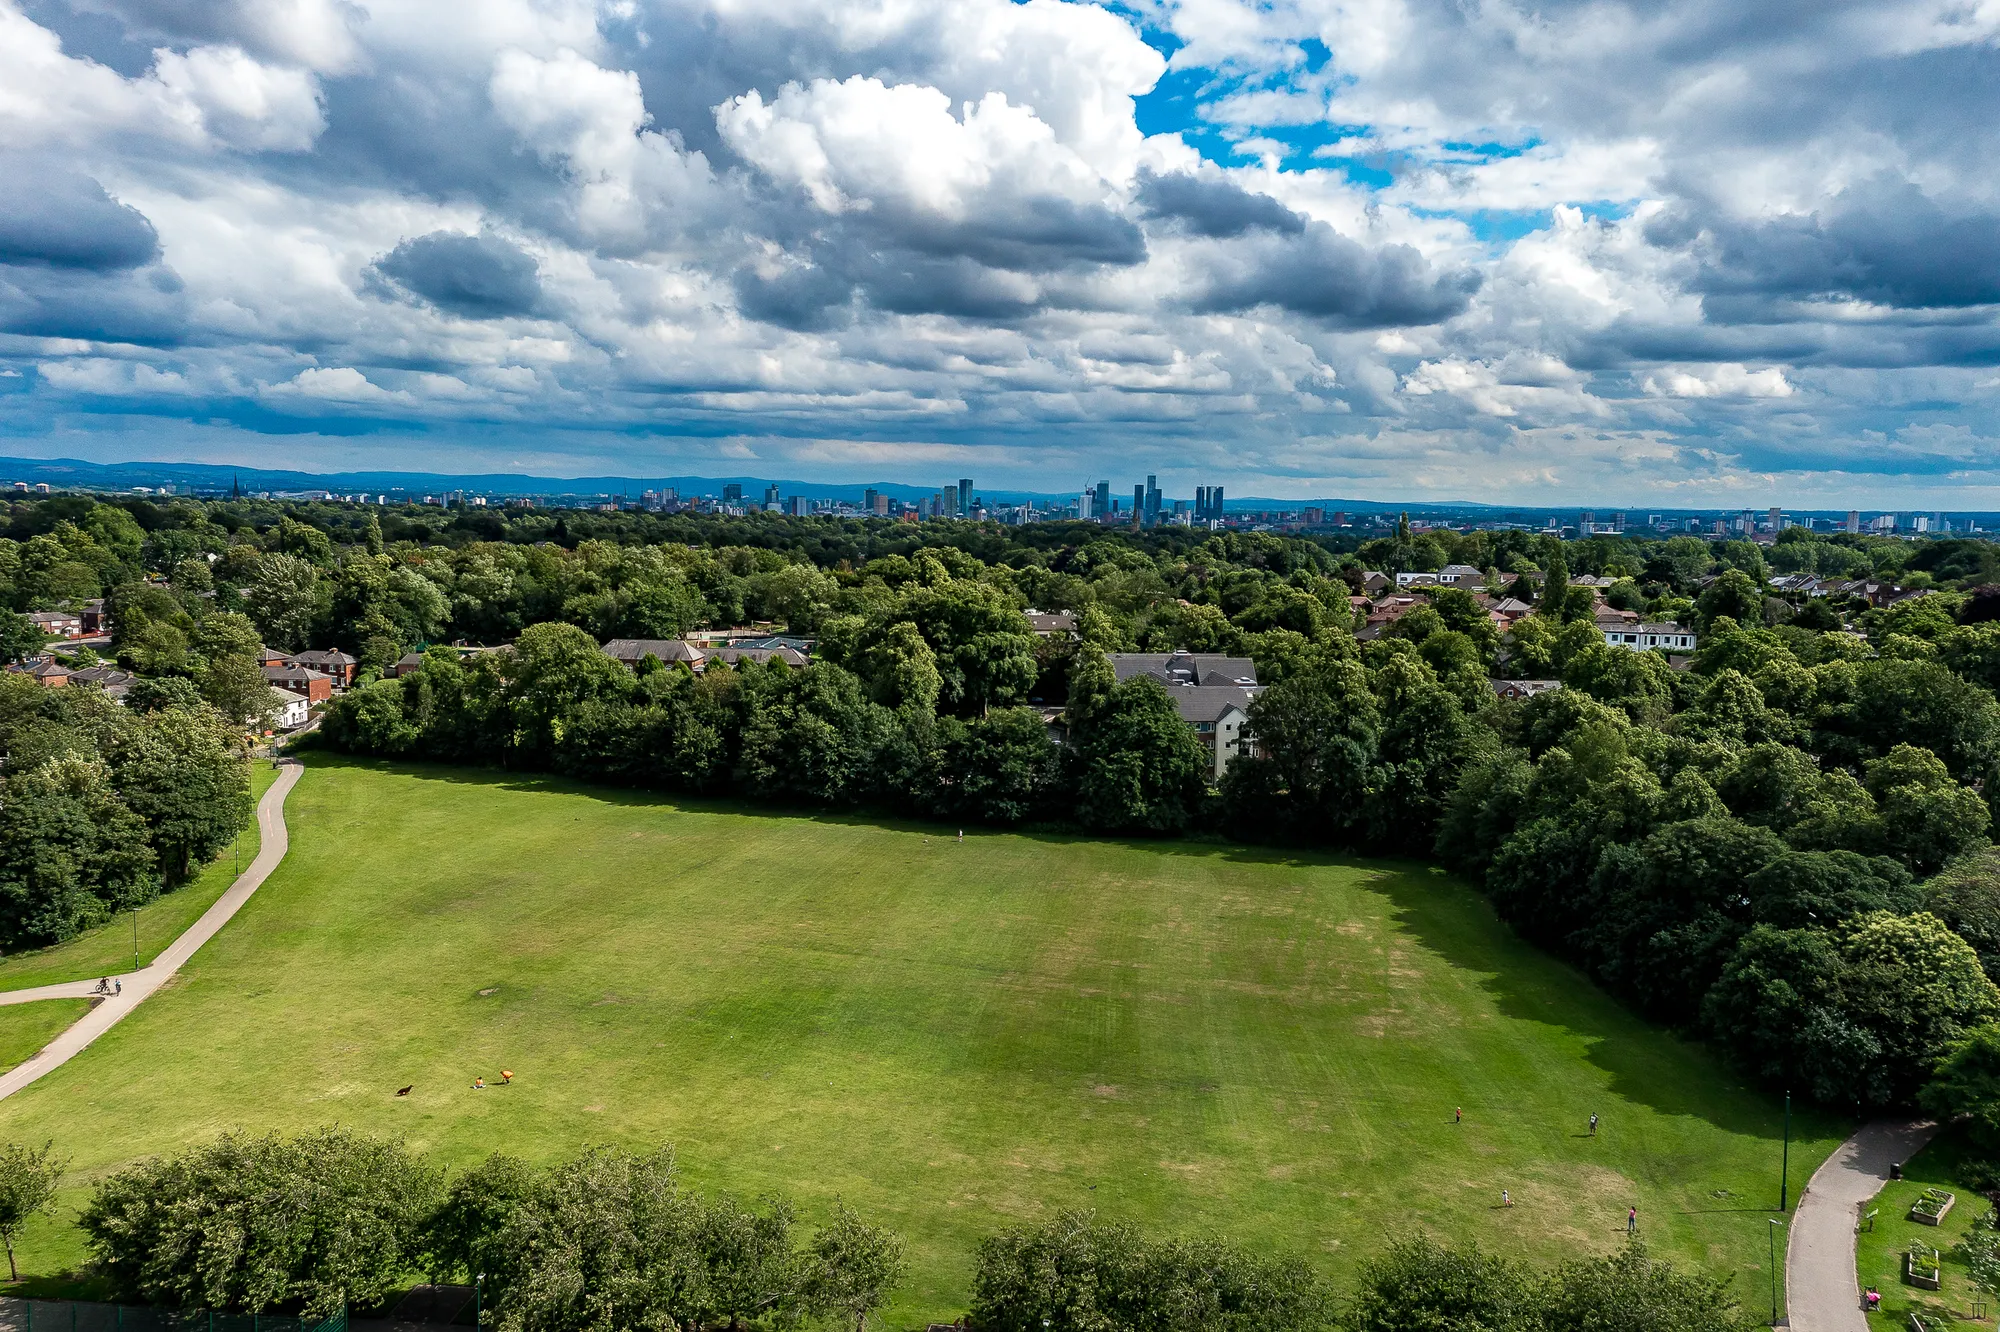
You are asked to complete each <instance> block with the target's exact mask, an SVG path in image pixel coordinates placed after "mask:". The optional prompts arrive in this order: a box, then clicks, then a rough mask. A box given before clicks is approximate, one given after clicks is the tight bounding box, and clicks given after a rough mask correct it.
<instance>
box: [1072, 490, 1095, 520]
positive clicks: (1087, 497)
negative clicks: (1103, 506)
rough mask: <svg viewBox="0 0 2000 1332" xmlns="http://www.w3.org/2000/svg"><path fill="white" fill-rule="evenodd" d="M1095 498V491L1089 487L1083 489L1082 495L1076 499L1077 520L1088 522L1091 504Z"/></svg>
mask: <svg viewBox="0 0 2000 1332" xmlns="http://www.w3.org/2000/svg"><path fill="white" fill-rule="evenodd" d="M1096 498H1097V492H1096V491H1095V490H1093V489H1092V488H1091V487H1089V486H1085V487H1084V488H1083V493H1082V494H1080V495H1078V496H1077V497H1076V516H1077V517H1078V518H1079V519H1081V520H1083V521H1085V522H1088V521H1089V520H1090V507H1091V503H1092V501H1094V500H1095V499H1096Z"/></svg>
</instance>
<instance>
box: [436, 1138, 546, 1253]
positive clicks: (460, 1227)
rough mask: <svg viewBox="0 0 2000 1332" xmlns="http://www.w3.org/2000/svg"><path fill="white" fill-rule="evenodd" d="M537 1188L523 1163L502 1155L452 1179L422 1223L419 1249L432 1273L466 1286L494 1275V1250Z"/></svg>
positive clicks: (537, 1177) (537, 1181)
mask: <svg viewBox="0 0 2000 1332" xmlns="http://www.w3.org/2000/svg"><path fill="white" fill-rule="evenodd" d="M540 1187H541V1176H540V1175H539V1174H538V1173H537V1172H536V1171H535V1170H534V1169H533V1168H532V1167H531V1166H529V1165H528V1163H527V1162H525V1161H523V1160H521V1159H520V1158H519V1157H514V1156H507V1155H505V1154H503V1153H501V1152H495V1153H493V1154H492V1155H491V1156H488V1157H487V1158H486V1159H485V1160H484V1161H481V1162H480V1163H479V1164H478V1165H476V1166H474V1167H472V1169H470V1170H467V1171H464V1172H462V1173H461V1174H459V1175H458V1176H457V1177H456V1178H454V1179H452V1180H451V1181H450V1182H449V1184H448V1186H447V1187H446V1189H445V1194H444V1200H443V1201H442V1202H441V1203H440V1204H439V1205H438V1206H437V1208H436V1209H435V1210H433V1211H432V1212H431V1214H430V1215H429V1216H428V1217H426V1218H425V1219H424V1225H423V1240H422V1247H423V1251H424V1254H425V1256H426V1257H427V1258H428V1259H429V1262H430V1270H431V1272H432V1274H433V1275H435V1276H437V1277H442V1278H452V1277H458V1278H463V1279H464V1280H466V1281H468V1282H469V1281H471V1280H472V1279H474V1278H475V1277H477V1276H479V1275H480V1274H482V1273H484V1272H487V1271H493V1272H498V1271H499V1270H500V1269H501V1266H502V1264H503V1263H504V1262H505V1255H504V1254H503V1253H501V1252H500V1251H499V1250H498V1249H497V1248H496V1247H495V1246H496V1245H497V1244H498V1243H499V1240H500V1236H501V1235H502V1234H503V1233H505V1231H506V1229H507V1226H508V1225H509V1223H510V1222H512V1221H513V1219H514V1214H515V1212H516V1211H517V1210H518V1209H520V1208H521V1207H522V1206H523V1205H525V1204H526V1203H528V1202H529V1201H530V1200H531V1199H532V1198H534V1197H535V1195H536V1190H537V1189H539V1188H540Z"/></svg>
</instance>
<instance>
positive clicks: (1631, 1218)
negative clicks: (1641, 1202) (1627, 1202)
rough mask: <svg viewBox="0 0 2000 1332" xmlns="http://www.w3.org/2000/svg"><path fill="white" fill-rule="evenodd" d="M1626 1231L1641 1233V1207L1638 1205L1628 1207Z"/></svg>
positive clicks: (1628, 1232) (1632, 1233)
mask: <svg viewBox="0 0 2000 1332" xmlns="http://www.w3.org/2000/svg"><path fill="white" fill-rule="evenodd" d="M1625 1233H1626V1234H1628V1235H1636V1234H1638V1233H1639V1209H1638V1208H1636V1207H1632V1208H1628V1209H1626V1212H1625Z"/></svg>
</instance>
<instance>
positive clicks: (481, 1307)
mask: <svg viewBox="0 0 2000 1332" xmlns="http://www.w3.org/2000/svg"><path fill="white" fill-rule="evenodd" d="M458 1307H459V1308H461V1309H463V1308H464V1307H465V1306H464V1305H462V1304H461V1305H459V1306H458ZM485 1326H486V1273H484V1272H481V1273H480V1274H479V1275H478V1276H476V1277H474V1278H472V1328H473V1332H480V1330H481V1329H483V1328H484V1327H485Z"/></svg>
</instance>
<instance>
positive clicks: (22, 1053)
mask: <svg viewBox="0 0 2000 1332" xmlns="http://www.w3.org/2000/svg"><path fill="white" fill-rule="evenodd" d="M89 1011H90V1000H88V999H37V1000H35V1002H33V1003H31V1004H8V1005H6V1006H5V1007H0V1073H4V1072H6V1071H7V1070H8V1069H10V1068H12V1067H14V1065H16V1064H18V1063H20V1062H21V1061H22V1060H24V1059H26V1058H27V1057H28V1056H29V1055H32V1054H33V1053H35V1051H37V1050H39V1049H41V1048H42V1047H43V1046H44V1045H47V1044H48V1043H49V1041H50V1040H51V1039H52V1038H53V1037H54V1036H55V1034H56V1033H57V1032H59V1031H61V1030H62V1029H63V1028H64V1027H67V1026H68V1025H69V1024H70V1023H72V1022H74V1021H76V1020H77V1019H78V1018H80V1017H82V1016H83V1015H84V1014H85V1013H88V1012H89Z"/></svg>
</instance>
